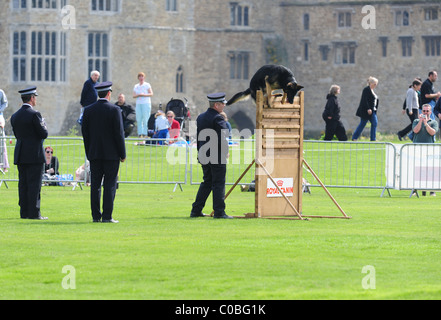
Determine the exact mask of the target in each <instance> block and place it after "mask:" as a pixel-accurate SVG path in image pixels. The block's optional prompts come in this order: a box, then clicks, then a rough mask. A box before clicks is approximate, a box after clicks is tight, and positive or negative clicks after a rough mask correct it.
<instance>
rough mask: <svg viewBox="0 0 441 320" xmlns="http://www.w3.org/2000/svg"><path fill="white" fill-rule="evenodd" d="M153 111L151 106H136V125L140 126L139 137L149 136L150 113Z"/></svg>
mask: <svg viewBox="0 0 441 320" xmlns="http://www.w3.org/2000/svg"><path fill="white" fill-rule="evenodd" d="M151 111H152V105H151V104H148V103H146V104H137V105H136V124H137V126H138V136H140V135H143V136H147V133H148V123H149V118H150V112H151Z"/></svg>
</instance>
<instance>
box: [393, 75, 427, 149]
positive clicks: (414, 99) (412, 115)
mask: <svg viewBox="0 0 441 320" xmlns="http://www.w3.org/2000/svg"><path fill="white" fill-rule="evenodd" d="M421 85H422V82H421V81H420V80H418V79H415V80H413V82H412V86H411V87H410V88H409V90H407V93H406V109H405V110H403V114H404V113H405V112H406V113H407V116H408V117H409V119H410V124H409V125H408V126H407V127H406V128H404V129H403V130H401V131H398V133H397V134H398V139H400V141H401V140H402V139H403V137H404V136H405V135H406V134H408V133H409V132H410V131H411V130H412V124H413V121H414V120H415V119H418V110H419V108H420V104H419V98H418V92H419V91H420V90H421Z"/></svg>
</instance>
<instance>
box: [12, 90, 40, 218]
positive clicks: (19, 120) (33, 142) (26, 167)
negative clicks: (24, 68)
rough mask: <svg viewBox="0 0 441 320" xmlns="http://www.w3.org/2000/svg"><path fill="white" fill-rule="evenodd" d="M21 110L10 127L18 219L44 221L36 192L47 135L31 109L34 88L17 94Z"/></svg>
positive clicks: (35, 112)
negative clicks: (15, 139)
mask: <svg viewBox="0 0 441 320" xmlns="http://www.w3.org/2000/svg"><path fill="white" fill-rule="evenodd" d="M19 93H20V94H21V99H22V101H23V105H22V107H21V108H20V109H19V110H18V111H17V112H16V113H14V114H13V115H12V117H11V125H12V129H13V131H14V135H15V137H16V138H17V144H16V145H15V151H14V164H15V165H17V168H18V179H19V182H18V196H19V205H20V217H21V218H22V219H35V220H47V218H46V217H42V216H41V212H40V199H41V196H40V193H41V182H42V179H43V168H44V162H45V157H44V149H43V142H44V139H46V138H47V136H48V131H47V127H46V123H45V122H44V119H43V118H42V117H41V114H40V112H38V111H36V110H35V109H34V107H35V105H36V103H37V96H38V94H37V87H30V88H27V89H25V90H21V91H19Z"/></svg>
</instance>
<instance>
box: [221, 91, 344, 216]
mask: <svg viewBox="0 0 441 320" xmlns="http://www.w3.org/2000/svg"><path fill="white" fill-rule="evenodd" d="M266 92H267V96H264V94H263V92H262V91H258V92H257V96H256V107H257V111H256V134H255V137H256V155H255V160H253V162H252V163H251V164H250V165H249V166H248V167H247V169H246V170H245V172H244V173H243V174H242V175H241V176H240V177H239V179H238V180H237V181H236V183H235V184H234V185H233V186H232V187H231V189H230V190H229V191H228V192H227V194H226V196H225V199H226V198H228V196H229V195H230V194H231V192H232V191H233V190H234V188H235V187H236V186H237V185H238V184H239V182H240V181H241V180H242V178H243V177H244V176H245V174H246V173H247V172H248V171H249V170H250V169H251V168H252V167H253V166H254V165H255V171H256V173H255V212H254V213H247V214H245V216H244V217H238V218H267V219H293V220H308V218H341V219H350V218H351V217H349V216H347V215H346V213H345V212H344V211H343V209H342V208H341V207H340V205H339V204H338V203H337V201H336V200H335V199H334V198H333V197H332V195H331V193H330V192H329V191H328V189H327V188H326V187H325V185H324V184H323V183H322V182H321V180H320V179H319V177H318V176H317V175H316V174H315V172H314V170H313V169H312V168H311V166H309V164H308V163H307V162H306V161H305V159H304V158H303V124H304V92H300V93H299V95H298V96H296V97H295V99H294V102H293V104H290V103H288V102H286V94H284V95H283V96H282V95H280V94H279V95H274V94H273V92H272V89H271V87H270V85H269V84H268V83H267V88H266ZM303 165H305V166H306V167H307V168H308V170H309V171H310V172H311V173H312V175H313V176H314V178H315V179H316V180H317V181H318V182H319V183H320V185H321V187H322V188H323V189H324V190H325V192H326V193H327V195H328V196H329V197H330V199H331V200H332V201H333V203H334V204H335V205H336V206H337V208H338V209H339V211H340V212H341V213H342V216H317V215H316V216H314V215H303V214H302V196H303Z"/></svg>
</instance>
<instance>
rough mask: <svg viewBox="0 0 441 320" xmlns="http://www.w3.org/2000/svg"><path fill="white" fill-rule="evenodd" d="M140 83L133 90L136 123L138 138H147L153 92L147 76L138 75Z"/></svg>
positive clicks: (141, 73)
mask: <svg viewBox="0 0 441 320" xmlns="http://www.w3.org/2000/svg"><path fill="white" fill-rule="evenodd" d="M138 80H139V83H138V84H136V85H135V87H134V88H133V98H135V99H136V123H137V125H138V137H140V138H147V135H148V121H149V118H150V113H151V111H152V102H151V97H152V96H153V90H152V86H151V85H150V83H148V82H145V74H144V73H143V72H140V73H138Z"/></svg>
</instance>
